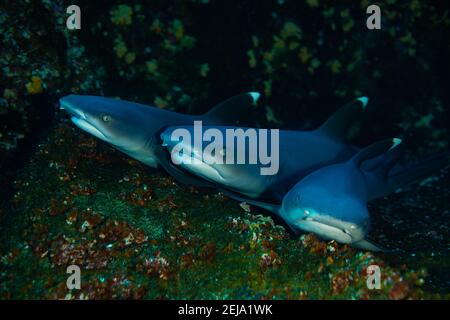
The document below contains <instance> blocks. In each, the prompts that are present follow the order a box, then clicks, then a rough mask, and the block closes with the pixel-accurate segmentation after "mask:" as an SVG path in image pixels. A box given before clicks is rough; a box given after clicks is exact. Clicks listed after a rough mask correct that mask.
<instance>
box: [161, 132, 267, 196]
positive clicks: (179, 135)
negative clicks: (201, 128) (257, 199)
mask: <svg viewBox="0 0 450 320" xmlns="http://www.w3.org/2000/svg"><path fill="white" fill-rule="evenodd" d="M206 128H207V131H205V135H207V134H209V133H211V134H212V135H214V134H216V137H219V136H221V135H222V136H225V134H222V133H223V132H225V131H224V130H225V129H224V128H222V129H218V127H215V128H213V127H206ZM211 130H212V131H211ZM195 137H196V133H195V128H194V126H181V127H169V128H167V129H166V130H164V131H163V132H162V133H161V134H160V138H161V141H162V146H163V147H165V148H166V149H167V150H168V151H169V153H170V155H171V159H172V162H173V163H174V164H176V165H178V166H180V167H181V168H183V169H184V170H186V171H189V172H190V173H193V174H194V175H197V176H199V177H202V178H204V179H206V180H208V181H211V182H214V183H217V184H220V185H223V186H228V187H230V189H231V190H235V189H237V190H239V191H240V192H241V193H243V194H245V195H248V196H257V195H258V194H257V192H258V191H256V190H255V189H256V188H255V184H258V183H259V182H258V181H255V180H256V179H260V178H261V176H260V175H259V174H257V175H255V174H254V172H255V171H256V170H259V166H258V165H249V164H235V163H227V160H226V157H227V155H229V154H234V153H235V150H236V149H235V147H234V146H228V145H227V143H226V141H222V142H223V143H222V142H221V143H220V146H219V145H215V146H217V148H214V147H212V146H213V145H212V144H211V139H206V140H208V141H206V140H200V141H199V143H198V144H196V143H195ZM219 140H221V139H219V138H217V139H216V138H213V139H212V141H214V142H217V141H219ZM263 177H265V176H263Z"/></svg>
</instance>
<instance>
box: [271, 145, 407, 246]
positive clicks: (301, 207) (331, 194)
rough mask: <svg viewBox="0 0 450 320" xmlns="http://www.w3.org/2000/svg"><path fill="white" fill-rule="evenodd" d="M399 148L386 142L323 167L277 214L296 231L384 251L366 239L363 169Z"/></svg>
mask: <svg viewBox="0 0 450 320" xmlns="http://www.w3.org/2000/svg"><path fill="white" fill-rule="evenodd" d="M397 144H398V139H394V140H384V141H380V142H377V143H374V144H372V145H370V146H369V147H367V148H364V149H362V150H361V151H359V152H358V153H357V154H356V155H355V156H353V157H352V158H351V159H350V160H348V161H346V162H343V163H339V164H333V165H330V166H326V167H323V168H321V169H319V170H317V171H315V172H313V173H311V174H309V175H308V176H306V177H305V178H303V179H302V180H300V181H299V182H298V183H297V184H296V185H295V186H294V187H293V188H292V189H291V190H290V191H289V192H288V193H287V194H286V196H285V197H284V199H283V202H282V205H281V207H279V208H278V209H277V213H278V214H279V215H280V216H281V217H282V218H283V219H284V221H286V222H287V224H288V225H289V226H291V227H292V228H293V229H294V230H295V229H297V230H301V231H305V232H312V233H315V234H317V235H318V236H320V237H321V238H324V239H327V240H335V241H337V242H339V243H347V244H350V245H352V246H355V247H360V248H364V249H369V250H373V251H380V250H383V249H381V248H380V247H378V246H377V245H374V244H372V243H370V242H369V241H367V240H366V239H365V238H366V236H367V233H368V231H369V228H370V215H369V212H368V210H367V202H368V201H369V199H370V198H371V195H370V194H369V186H368V180H367V179H366V175H365V174H364V172H363V170H361V165H362V163H363V161H364V160H368V159H372V158H374V157H376V156H378V155H380V154H382V153H384V152H386V151H388V149H389V148H393V147H395V146H396V145H397Z"/></svg>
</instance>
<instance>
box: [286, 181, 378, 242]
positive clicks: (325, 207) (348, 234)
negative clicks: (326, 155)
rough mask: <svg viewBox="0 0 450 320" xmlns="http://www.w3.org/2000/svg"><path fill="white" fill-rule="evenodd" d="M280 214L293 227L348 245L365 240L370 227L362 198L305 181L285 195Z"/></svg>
mask: <svg viewBox="0 0 450 320" xmlns="http://www.w3.org/2000/svg"><path fill="white" fill-rule="evenodd" d="M280 214H281V216H282V217H283V218H284V219H285V220H286V222H287V223H288V224H289V225H290V226H291V227H292V228H293V229H294V230H298V231H304V232H311V233H314V234H316V235H318V236H319V237H321V238H323V239H327V240H335V241H337V242H340V243H347V244H351V243H356V242H358V241H361V240H364V238H365V237H366V235H367V233H368V230H369V226H370V219H369V212H368V210H367V207H366V205H365V204H364V203H363V202H361V201H359V199H357V198H355V197H353V196H352V195H348V196H346V195H342V194H336V193H334V192H333V190H332V189H330V188H327V186H321V185H309V184H304V183H302V182H300V183H298V184H297V185H296V186H295V187H294V188H293V189H291V190H290V191H289V193H288V194H286V196H285V198H284V199H283V203H282V207H281V211H280Z"/></svg>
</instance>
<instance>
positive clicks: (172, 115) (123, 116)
mask: <svg viewBox="0 0 450 320" xmlns="http://www.w3.org/2000/svg"><path fill="white" fill-rule="evenodd" d="M258 98H259V94H258V93H256V92H249V93H245V94H241V95H238V96H235V97H232V98H230V99H228V100H226V101H224V102H222V103H220V104H218V105H217V106H215V107H213V108H212V109H211V110H210V111H209V112H207V113H205V114H203V115H198V116H195V115H186V114H181V113H176V112H171V111H167V110H163V109H159V108H156V107H152V106H148V105H143V104H139V103H135V102H130V101H124V100H118V99H113V98H105V97H99V96H88V95H68V96H65V97H63V98H61V99H60V108H61V109H64V110H65V111H67V112H68V113H69V115H70V116H71V120H72V122H73V123H74V124H75V125H76V126H77V127H78V128H80V129H82V130H84V131H85V132H87V133H90V134H91V135H93V136H95V137H96V138H98V139H100V140H102V141H104V142H107V143H108V144H110V145H111V146H112V147H114V148H115V149H117V150H119V151H121V152H123V153H125V154H127V155H128V156H130V157H132V158H134V159H136V160H138V161H140V162H142V163H144V164H146V165H148V166H150V167H153V168H156V167H158V165H161V166H163V167H166V166H170V164H169V163H167V162H166V158H165V157H162V156H161V152H162V151H161V144H160V142H159V133H160V132H161V131H162V130H164V128H166V127H168V126H171V125H182V124H190V123H193V121H195V120H202V121H204V122H205V123H208V124H210V125H218V124H235V123H236V122H237V121H238V120H240V119H243V118H245V117H246V116H247V114H248V113H249V112H250V107H252V106H253V105H255V104H256V102H257V100H258Z"/></svg>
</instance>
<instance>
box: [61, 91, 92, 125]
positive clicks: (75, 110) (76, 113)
mask: <svg viewBox="0 0 450 320" xmlns="http://www.w3.org/2000/svg"><path fill="white" fill-rule="evenodd" d="M75 100H76V96H75V95H69V96H65V97H63V98H61V99H59V108H60V109H61V110H66V111H67V112H68V113H69V114H70V115H71V116H72V117H77V118H80V119H83V120H86V114H85V113H84V112H83V110H81V108H80V107H79V106H78V105H77V103H76V101H75Z"/></svg>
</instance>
